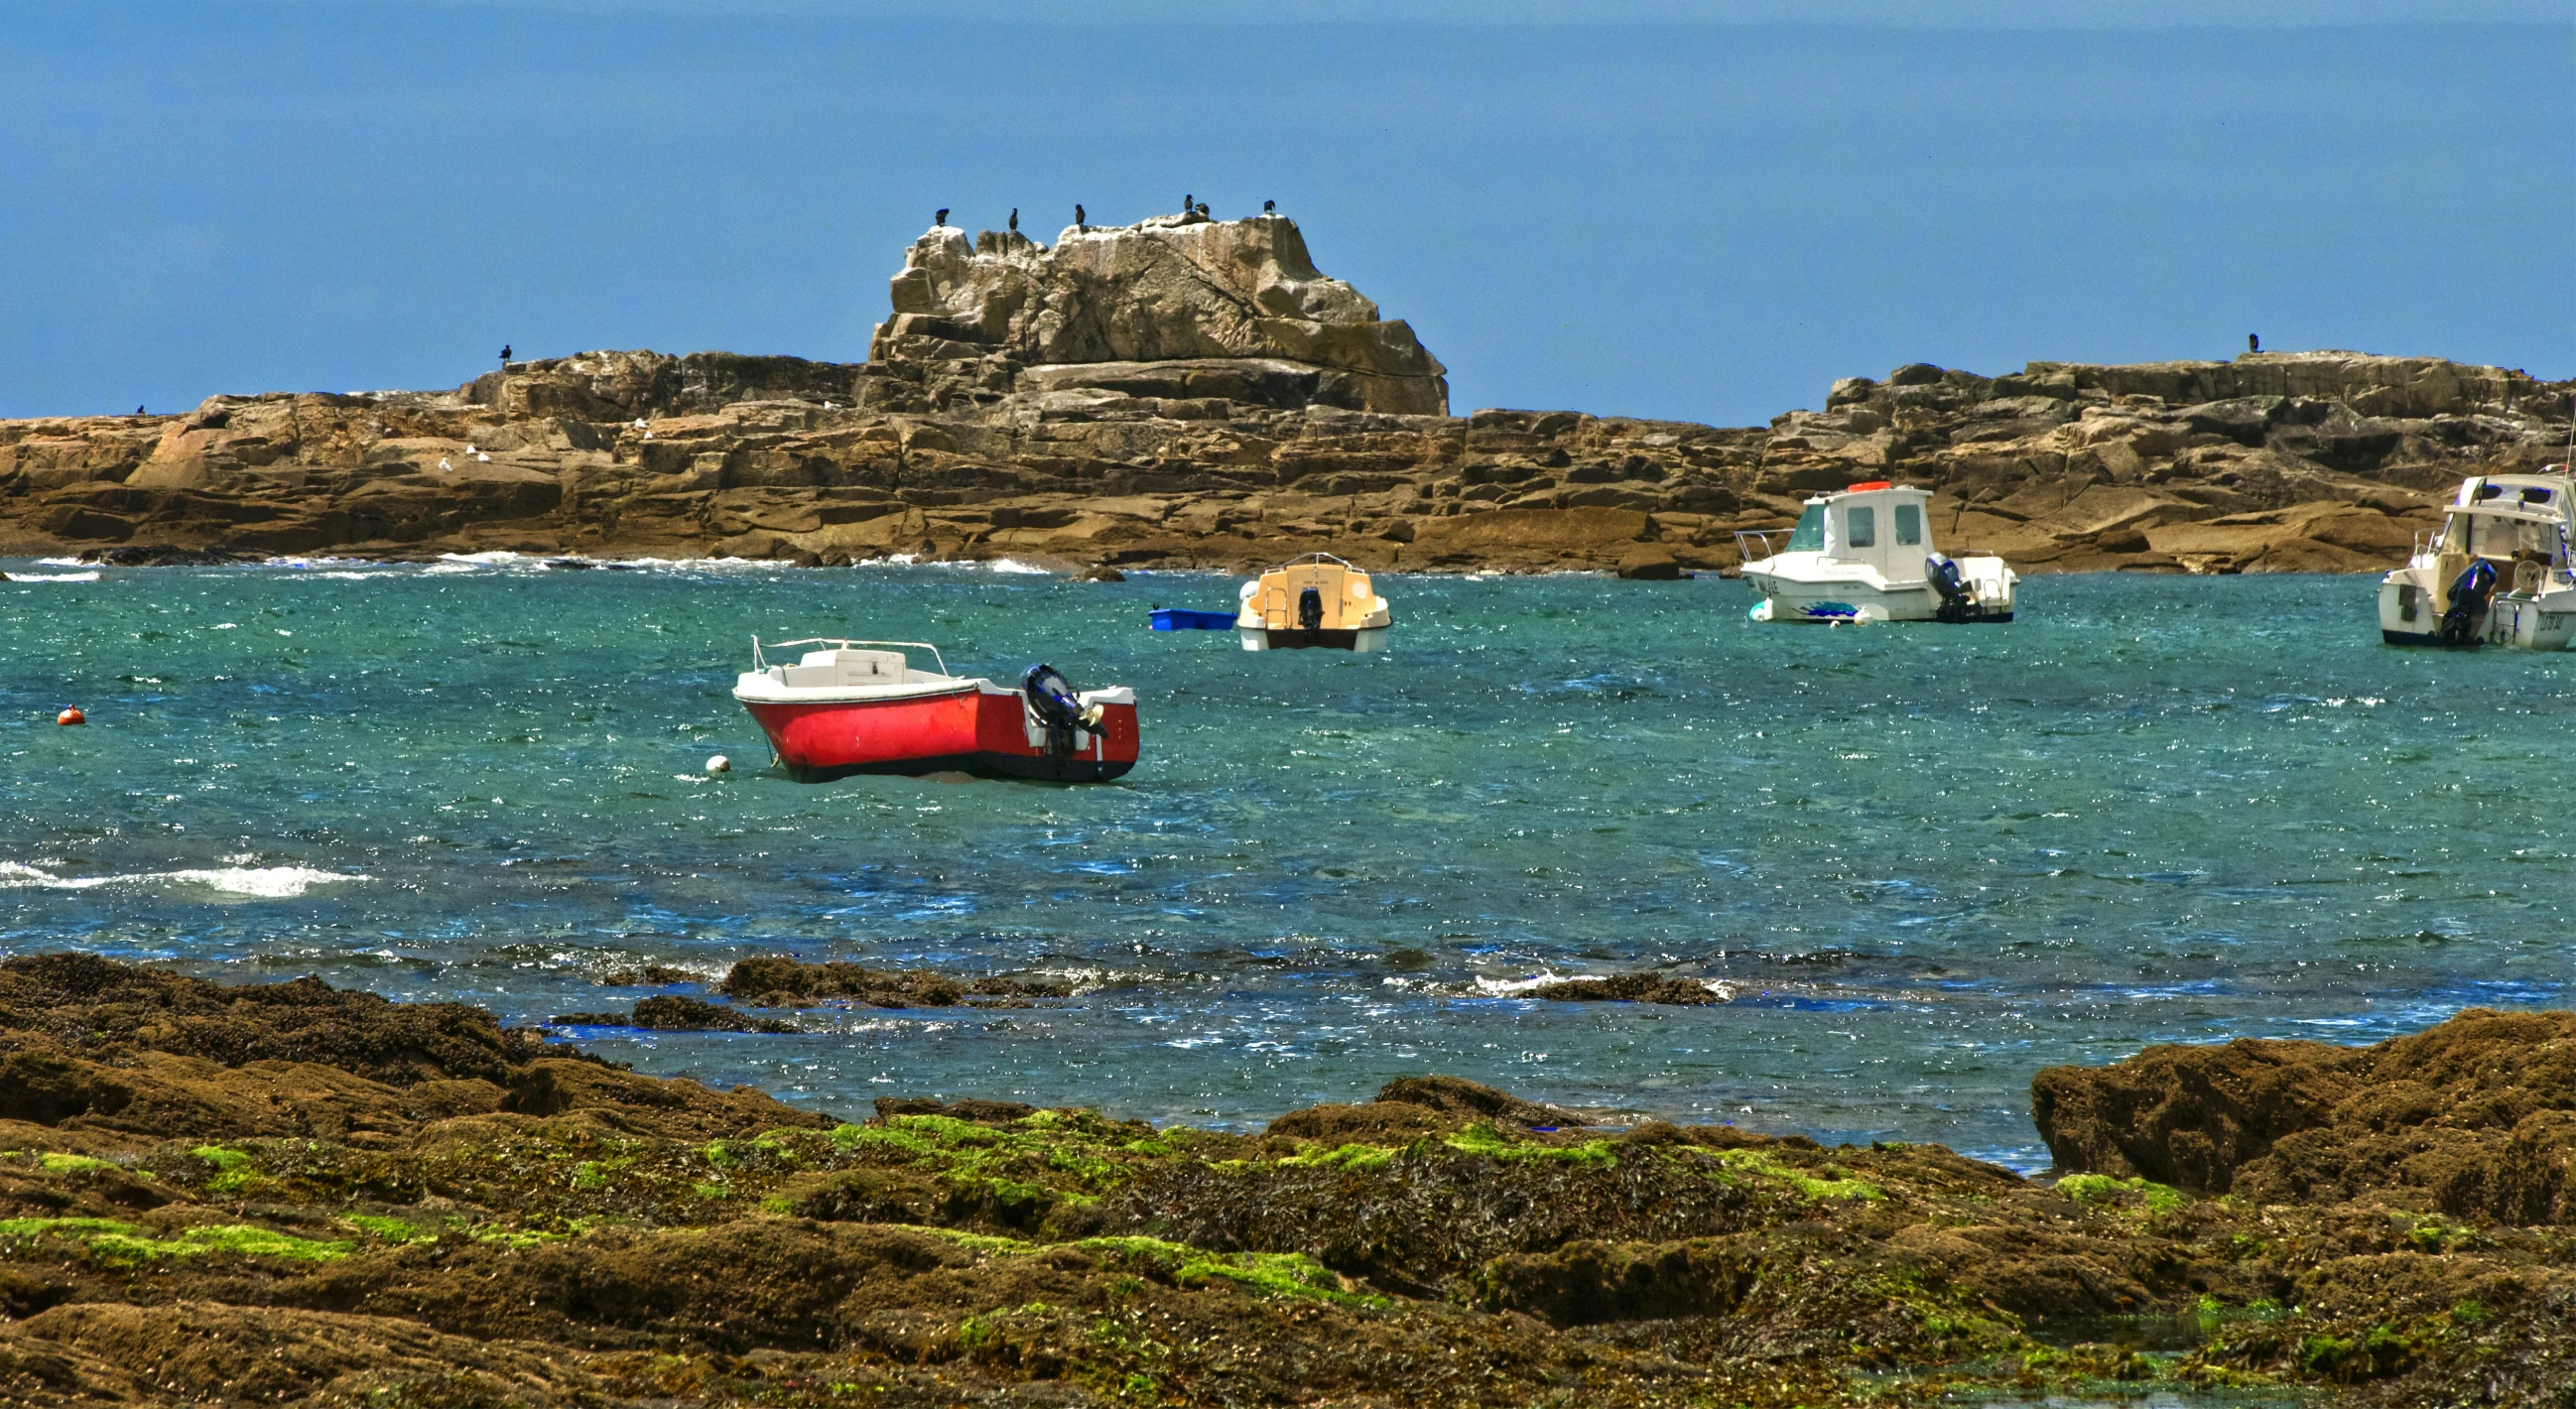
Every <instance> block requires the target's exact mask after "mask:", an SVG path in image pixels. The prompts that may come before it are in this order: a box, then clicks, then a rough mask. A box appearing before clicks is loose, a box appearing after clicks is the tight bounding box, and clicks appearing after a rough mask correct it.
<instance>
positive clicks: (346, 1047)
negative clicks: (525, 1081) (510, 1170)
mask: <svg viewBox="0 0 2576 1409" xmlns="http://www.w3.org/2000/svg"><path fill="white" fill-rule="evenodd" d="M543 1050H544V1040H543V1036H542V1034H539V1033H535V1032H531V1031H526V1030H524V1029H522V1030H515V1031H506V1032H505V1031H503V1030H502V1027H501V1025H500V1023H499V1022H497V1021H496V1020H495V1019H494V1018H493V1016H492V1015H491V1013H489V1012H487V1011H485V1010H484V1009H481V1008H477V1007H472V1006H470V1005H468V1004H463V1003H393V1002H390V1001H388V1000H386V999H384V998H382V997H379V996H377V995H376V994H373V993H363V992H357V991H353V990H349V989H335V988H333V987H331V986H330V985H329V984H326V983H324V982H322V981H321V980H320V979H315V978H301V979H296V980H294V981H293V982H291V983H274V984H246V985H241V986H237V987H227V986H224V985H220V984H213V983H208V982H206V981H205V980H203V979H193V978H187V977H184V976H182V975H178V974H172V973H166V972H163V971H160V970H157V969H146V968H136V967H131V966H128V965H124V964H118V963H115V962H113V961H111V960H106V959H99V958H94V957H91V956H89V955H85V954H43V955H34V956H29V957H23V958H17V959H11V960H8V961H7V962H6V963H0V1053H7V1054H8V1057H7V1058H6V1060H8V1061H10V1062H13V1063H14V1062H17V1061H19V1060H20V1059H21V1058H22V1057H23V1058H24V1059H26V1060H31V1061H32V1060H39V1059H50V1058H62V1057H77V1058H81V1059H84V1060H88V1061H93V1062H117V1061H121V1060H125V1059H127V1058H130V1057H132V1056H133V1055H134V1054H136V1053H138V1052H144V1051H152V1052H163V1053H169V1054H171V1055H174V1056H190V1057H203V1058H206V1059H208V1060H209V1061H212V1062H215V1063H218V1064H220V1065H223V1066H228V1067H237V1066H240V1065H242V1064H244V1063H246V1062H255V1061H290V1062H316V1063H321V1064H324V1065H328V1066H332V1067H336V1068H338V1069H340V1070H342V1071H346V1072H349V1073H350V1074H352V1075H356V1076H361V1077H365V1078H366V1079H368V1080H370V1081H380V1082H384V1083H387V1084H389V1085H394V1086H408V1085H412V1084H414V1083H417V1082H422V1081H430V1080H436V1079H440V1078H449V1079H455V1078H478V1079H481V1080H486V1081H497V1080H503V1079H506V1078H507V1076H508V1075H509V1073H510V1072H511V1071H512V1070H513V1069H514V1068H516V1067H518V1066H520V1065H523V1064H525V1063H526V1062H528V1061H530V1060H532V1059H533V1058H535V1057H536V1056H538V1055H540V1054H541V1053H542V1052H543ZM10 1084H12V1085H22V1086H23V1085H24V1082H23V1081H22V1082H20V1083H10ZM6 1099H8V1098H6V1097H0V1101H5V1100H6ZM19 1099H21V1100H22V1101H25V1100H35V1101H38V1102H39V1103H41V1100H42V1099H43V1098H40V1097H31V1096H25V1095H23V1094H22V1095H21V1096H20V1097H19ZM0 1112H5V1106H0Z"/></svg>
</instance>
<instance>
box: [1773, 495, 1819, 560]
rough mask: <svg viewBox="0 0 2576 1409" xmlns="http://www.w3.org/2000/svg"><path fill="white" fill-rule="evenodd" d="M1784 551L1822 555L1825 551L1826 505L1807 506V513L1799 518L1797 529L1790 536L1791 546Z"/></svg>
mask: <svg viewBox="0 0 2576 1409" xmlns="http://www.w3.org/2000/svg"><path fill="white" fill-rule="evenodd" d="M1782 551H1783V552H1789V553H1821V552H1823V551H1825V506H1824V505H1822V504H1810V505H1808V506H1807V511H1806V512H1805V513H1803V514H1800V515H1799V516H1798V527H1797V529H1796V530H1795V531H1793V532H1792V533H1790V535H1789V546H1788V547H1787V548H1785V549H1783V550H1782Z"/></svg>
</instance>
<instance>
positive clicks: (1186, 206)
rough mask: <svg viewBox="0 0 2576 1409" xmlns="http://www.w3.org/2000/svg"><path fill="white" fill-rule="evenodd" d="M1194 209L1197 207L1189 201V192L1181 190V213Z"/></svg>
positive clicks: (1187, 212) (1185, 213)
mask: <svg viewBox="0 0 2576 1409" xmlns="http://www.w3.org/2000/svg"><path fill="white" fill-rule="evenodd" d="M1196 209H1198V207H1197V206H1195V205H1192V204H1191V203H1190V193H1189V192H1187V191H1183V192H1182V193H1181V214H1183V215H1187V214H1189V213H1190V212H1191V211H1194V210H1196Z"/></svg>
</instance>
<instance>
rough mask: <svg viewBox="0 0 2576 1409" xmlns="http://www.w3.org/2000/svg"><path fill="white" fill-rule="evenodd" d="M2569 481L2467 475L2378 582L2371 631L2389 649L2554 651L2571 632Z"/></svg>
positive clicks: (2563, 471)
mask: <svg viewBox="0 0 2576 1409" xmlns="http://www.w3.org/2000/svg"><path fill="white" fill-rule="evenodd" d="M2571 523H2576V478H2571V477H2570V475H2569V474H2568V467H2567V466H2565V465H2544V466H2542V467H2541V471H2540V473H2538V474H2492V475H2471V476H2470V477H2468V478H2467V479H2464V480H2462V481H2460V492H2459V494H2458V496H2457V497H2456V498H2454V499H2453V500H2452V501H2451V503H2450V504H2449V505H2448V506H2446V507H2445V508H2444V509H2443V511H2442V524H2441V527H2439V528H2435V529H2429V530H2426V531H2425V532H2422V533H2419V534H2417V535H2416V536H2415V547H2414V551H2413V552H2412V553H2410V554H2408V555H2407V558H2406V566H2404V567H2402V568H2399V569H2397V570H2396V571H2394V572H2392V573H2390V574H2388V575H2387V576H2386V577H2383V578H2381V579H2380V580H2379V638H2380V639H2381V640H2383V641H2385V642H2387V643H2388V644H2390V645H2393V646H2476V645H2499V646H2511V647H2514V648H2515V649H2517V650H2525V651H2563V650H2566V649H2567V647H2568V643H2569V641H2570V639H2571V638H2576V563H2571V561H2570V559H2571V554H2570V551H2569V546H2568V530H2569V527H2570V525H2571Z"/></svg>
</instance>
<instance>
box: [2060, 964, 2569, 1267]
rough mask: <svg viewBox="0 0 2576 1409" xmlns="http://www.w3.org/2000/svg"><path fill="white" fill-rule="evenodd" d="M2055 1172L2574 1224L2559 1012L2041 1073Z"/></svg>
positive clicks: (2237, 1046)
mask: <svg viewBox="0 0 2576 1409" xmlns="http://www.w3.org/2000/svg"><path fill="white" fill-rule="evenodd" d="M2031 1101H2032V1115H2033V1118H2034V1120H2035V1121H2036V1122H2037V1124H2038V1126H2039V1130H2040V1134H2041V1136H2042V1137H2043V1138H2044V1139H2046V1140H2047V1141H2048V1146H2049V1150H2050V1153H2051V1154H2052V1155H2053V1156H2054V1157H2055V1158H2056V1160H2057V1162H2058V1164H2059V1166H2060V1167H2062V1168H2065V1169H2070V1170H2093V1171H2100V1172H2104V1173H2109V1174H2115V1175H2143V1176H2145V1177H2147V1178H2150V1179H2155V1180H2158V1181H2160V1182H2165V1183H2171V1184H2176V1185H2180V1186H2182V1187H2185V1188H2189V1189H2195V1190H2201V1191H2207V1192H2213V1193H2218V1192H2229V1191H2234V1192H2237V1193H2241V1194H2244V1195H2245V1196H2247V1197H2248V1198H2253V1199H2258V1200H2266V1201H2273V1202H2285V1203H2287V1202H2297V1203H2308V1202H2316V1201H2319V1200H2342V1199H2349V1198H2355V1197H2359V1196H2361V1195H2364V1194H2367V1193H2372V1192H2380V1193H2385V1194H2390V1195H2407V1196H2413V1197H2415V1198H2418V1199H2420V1200H2424V1201H2428V1202H2429V1204H2430V1206H2432V1207H2436V1208H2439V1209H2441V1210H2442V1211H2443V1212H2446V1213H2449V1214H2452V1215H2453V1216H2456V1217H2476V1218H2483V1219H2491V1220H2494V1221H2497V1222H2501V1223H2512V1224H2540V1223H2548V1224H2561V1223H2566V1222H2569V1221H2571V1214H2576V1185H2571V1181H2570V1178H2569V1173H2568V1164H2569V1161H2570V1159H2571V1157H2576V1014H2569V1013H2501V1012H2495V1011H2492V1010H2489V1009H2483V1008H2473V1009H2470V1010H2468V1011H2467V1012H2464V1013H2461V1014H2459V1015H2458V1016H2456V1017H2454V1018H2452V1019H2450V1020H2449V1021H2447V1022H2444V1023H2442V1024H2440V1025H2439V1026H2436V1027H2433V1028H2429V1029H2427V1030H2425V1031H2423V1032H2419V1033H2414V1034H2412V1035H2409V1036H2406V1037H2399V1038H2393V1039H2391V1040H2389V1041H2386V1042H2382V1043H2380V1044H2378V1045H2376V1046H2372V1047H2362V1048H2349V1047H2334V1046H2328V1045H2326V1044H2324V1043H2317V1042H2275V1041H2257V1040H2240V1041H2235V1042H2229V1043H2226V1044H2224V1045H2221V1046H2215V1047H2171V1046H2168V1047H2151V1048H2149V1049H2147V1050H2146V1051H2144V1052H2141V1053H2139V1054H2138V1055H2137V1056H2135V1057H2131V1058H2129V1059H2128V1060H2126V1061H2123V1062H2118V1063H2114V1064H2113V1065H2111V1066H2108V1067H2102V1068H2079V1067H2050V1068H2048V1069H2046V1070H2044V1071H2042V1072H2040V1073H2039V1075H2038V1076H2037V1077H2036V1078H2035V1079H2034V1080H2033V1081H2032V1083H2031Z"/></svg>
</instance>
